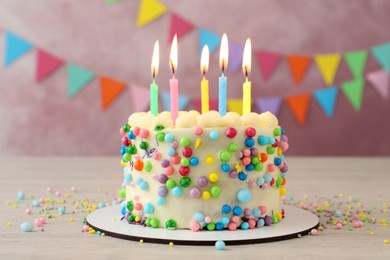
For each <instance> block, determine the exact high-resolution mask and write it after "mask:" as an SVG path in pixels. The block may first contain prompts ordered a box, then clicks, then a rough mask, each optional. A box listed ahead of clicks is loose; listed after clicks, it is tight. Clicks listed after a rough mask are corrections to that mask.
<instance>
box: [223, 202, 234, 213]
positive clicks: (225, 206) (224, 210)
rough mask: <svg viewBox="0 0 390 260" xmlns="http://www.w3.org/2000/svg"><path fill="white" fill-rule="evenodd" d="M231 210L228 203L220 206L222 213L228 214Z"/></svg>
mask: <svg viewBox="0 0 390 260" xmlns="http://www.w3.org/2000/svg"><path fill="white" fill-rule="evenodd" d="M231 210H232V208H231V207H230V206H229V205H228V204H225V205H223V206H222V213H224V214H229V213H230V211H231Z"/></svg>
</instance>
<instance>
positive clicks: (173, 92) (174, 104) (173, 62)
mask: <svg viewBox="0 0 390 260" xmlns="http://www.w3.org/2000/svg"><path fill="white" fill-rule="evenodd" d="M169 65H170V67H171V71H172V78H171V79H170V80H169V86H170V98H171V118H172V121H173V124H175V123H176V118H177V117H178V115H179V83H178V80H177V79H176V78H175V70H176V69H177V36H176V34H175V37H173V41H172V46H171V55H170V59H169Z"/></svg>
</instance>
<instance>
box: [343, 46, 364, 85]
mask: <svg viewBox="0 0 390 260" xmlns="http://www.w3.org/2000/svg"><path fill="white" fill-rule="evenodd" d="M367 56H368V52H367V51H366V50H361V51H354V52H347V53H345V54H344V60H345V62H346V63H347V65H348V68H349V70H350V71H351V73H352V75H353V77H354V78H358V77H361V76H362V75H363V72H364V68H365V67H366V61H367Z"/></svg>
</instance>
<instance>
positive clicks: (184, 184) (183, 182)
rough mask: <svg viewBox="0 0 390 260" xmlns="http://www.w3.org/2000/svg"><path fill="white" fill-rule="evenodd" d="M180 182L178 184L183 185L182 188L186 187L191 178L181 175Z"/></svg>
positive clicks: (189, 183)
mask: <svg viewBox="0 0 390 260" xmlns="http://www.w3.org/2000/svg"><path fill="white" fill-rule="evenodd" d="M179 183H180V186H181V187H183V188H187V187H188V186H190V185H191V178H190V177H187V176H185V177H182V178H181V179H180V181H179Z"/></svg>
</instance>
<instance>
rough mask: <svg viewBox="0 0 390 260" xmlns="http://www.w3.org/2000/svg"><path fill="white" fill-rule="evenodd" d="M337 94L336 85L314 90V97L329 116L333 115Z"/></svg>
mask: <svg viewBox="0 0 390 260" xmlns="http://www.w3.org/2000/svg"><path fill="white" fill-rule="evenodd" d="M337 94H338V88H337V87H336V86H333V87H327V88H323V89H319V90H316V91H314V97H315V98H316V99H317V101H318V103H319V104H320V106H321V108H322V109H323V110H324V112H325V114H326V116H327V117H329V118H332V117H333V114H334V108H335V105H336V99H337Z"/></svg>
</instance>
